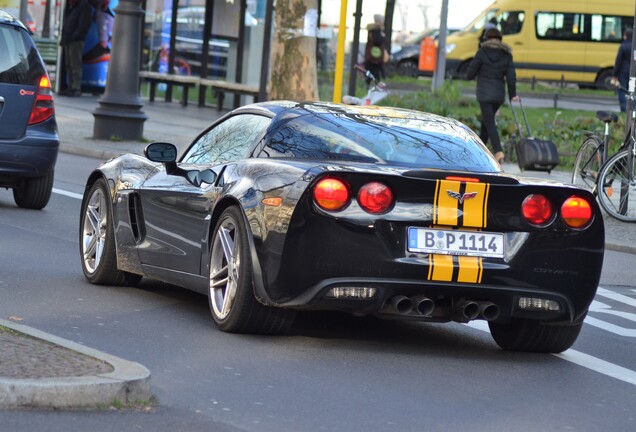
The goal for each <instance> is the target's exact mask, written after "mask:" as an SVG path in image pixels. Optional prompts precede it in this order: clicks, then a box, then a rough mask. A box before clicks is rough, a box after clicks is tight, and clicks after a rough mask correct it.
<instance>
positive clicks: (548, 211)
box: [521, 194, 553, 226]
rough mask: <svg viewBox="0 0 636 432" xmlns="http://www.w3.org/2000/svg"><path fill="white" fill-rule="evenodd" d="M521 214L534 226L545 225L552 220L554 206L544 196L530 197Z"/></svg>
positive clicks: (525, 201) (522, 207)
mask: <svg viewBox="0 0 636 432" xmlns="http://www.w3.org/2000/svg"><path fill="white" fill-rule="evenodd" d="M521 213H522V214H523V217H524V218H525V219H526V220H527V221H528V222H530V223H531V224H532V225H538V226H540V225H545V224H547V223H548V222H549V221H550V220H551V219H552V215H553V212H552V204H550V201H549V200H548V199H547V198H546V197H545V196H543V195H539V194H533V195H528V196H527V197H526V199H525V200H523V204H521Z"/></svg>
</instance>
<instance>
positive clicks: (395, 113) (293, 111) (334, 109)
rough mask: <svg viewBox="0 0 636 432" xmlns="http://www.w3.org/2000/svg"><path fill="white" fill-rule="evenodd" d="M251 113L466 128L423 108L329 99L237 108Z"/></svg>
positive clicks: (283, 101) (284, 101)
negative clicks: (358, 118) (347, 102)
mask: <svg viewBox="0 0 636 432" xmlns="http://www.w3.org/2000/svg"><path fill="white" fill-rule="evenodd" d="M246 111H247V112H252V113H260V114H263V115H267V116H268V117H278V118H280V117H282V116H285V117H288V116H289V115H292V116H293V115H295V116H303V115H314V116H319V117H338V116H360V117H366V118H377V119H378V120H381V119H409V120H422V121H424V122H427V123H438V124H448V125H459V126H461V127H464V128H466V126H465V125H463V124H461V123H460V122H458V121H456V120H455V119H452V118H448V117H442V116H439V115H437V114H431V113H427V112H422V111H415V110H410V109H404V108H392V107H386V106H374V105H367V106H357V105H346V104H339V103H332V102H320V101H316V102H294V101H288V100H278V101H268V102H259V103H254V104H250V105H245V106H243V107H241V108H239V109H237V110H235V111H234V112H235V113H239V112H246Z"/></svg>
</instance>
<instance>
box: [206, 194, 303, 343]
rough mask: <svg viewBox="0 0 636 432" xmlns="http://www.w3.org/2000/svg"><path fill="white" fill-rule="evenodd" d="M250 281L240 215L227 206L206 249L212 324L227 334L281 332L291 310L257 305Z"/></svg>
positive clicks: (290, 320) (290, 317) (287, 323)
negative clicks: (208, 262) (208, 264)
mask: <svg viewBox="0 0 636 432" xmlns="http://www.w3.org/2000/svg"><path fill="white" fill-rule="evenodd" d="M253 278H254V276H253V271H252V262H251V259H250V249H249V244H248V239H247V232H246V228H245V224H244V223H243V215H242V213H241V210H240V209H239V208H238V207H229V208H227V209H226V210H225V211H224V212H223V213H222V214H221V217H220V218H219V220H218V222H217V224H216V227H215V229H214V235H213V237H212V245H211V250H210V284H209V290H208V300H209V305H210V311H211V312H212V317H213V318H214V322H215V323H216V325H217V327H218V328H219V329H221V330H223V331H226V332H231V333H258V334H278V333H282V332H284V331H285V330H287V329H288V328H289V327H290V326H291V324H292V322H293V320H294V316H295V311H293V310H289V309H282V308H275V307H269V306H265V305H263V304H261V303H259V302H258V300H256V298H255V297H254V288H253V283H254V282H253Z"/></svg>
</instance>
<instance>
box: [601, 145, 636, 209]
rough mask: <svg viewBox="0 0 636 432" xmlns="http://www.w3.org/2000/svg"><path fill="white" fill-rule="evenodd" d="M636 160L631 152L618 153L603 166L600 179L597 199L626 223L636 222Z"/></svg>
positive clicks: (604, 207) (602, 205)
mask: <svg viewBox="0 0 636 432" xmlns="http://www.w3.org/2000/svg"><path fill="white" fill-rule="evenodd" d="M634 159H635V158H634V155H633V154H632V152H631V150H623V151H622V152H619V153H616V154H615V155H614V156H612V157H611V158H609V159H608V160H607V162H606V163H605V164H604V165H603V167H602V168H601V172H600V173H599V177H598V191H597V192H598V194H597V197H598V201H599V203H600V204H601V207H603V210H605V211H606V212H607V213H608V214H609V215H610V216H612V217H615V218H616V219H618V220H622V221H625V222H636V179H634ZM630 199H631V202H630Z"/></svg>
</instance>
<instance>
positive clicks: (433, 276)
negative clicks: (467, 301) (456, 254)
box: [428, 254, 455, 282]
mask: <svg viewBox="0 0 636 432" xmlns="http://www.w3.org/2000/svg"><path fill="white" fill-rule="evenodd" d="M430 262H431V266H430V268H429V272H428V279H429V280H434V281H444V282H452V280H453V270H454V268H455V266H454V265H453V256H452V255H435V254H432V255H431V256H430Z"/></svg>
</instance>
